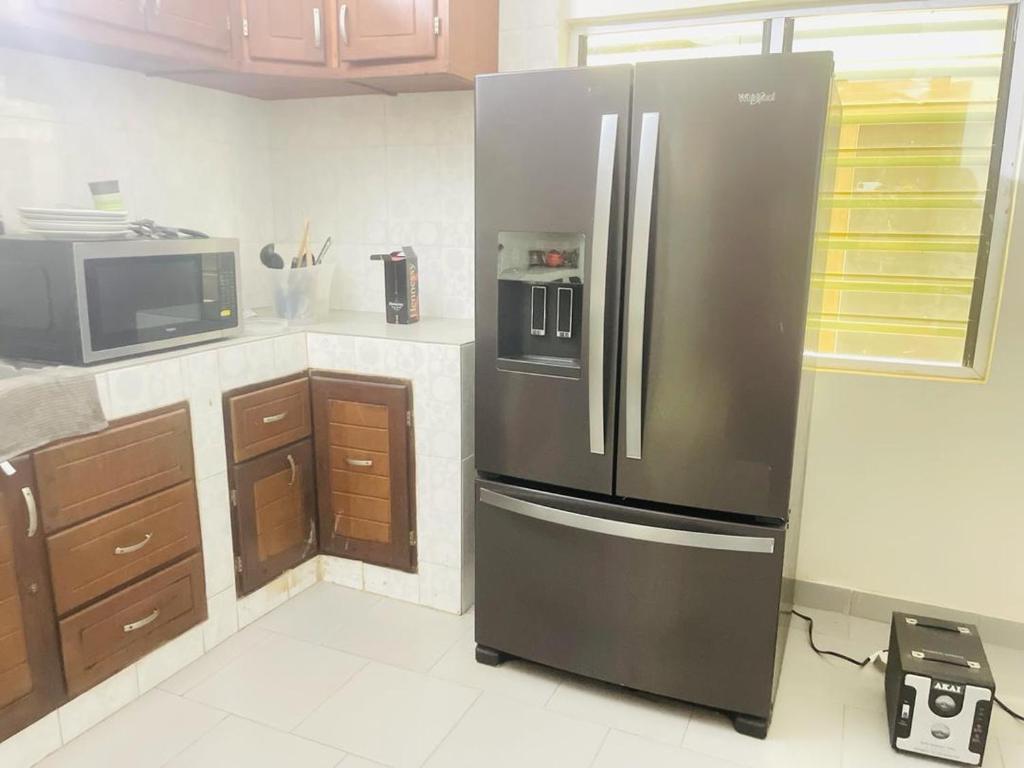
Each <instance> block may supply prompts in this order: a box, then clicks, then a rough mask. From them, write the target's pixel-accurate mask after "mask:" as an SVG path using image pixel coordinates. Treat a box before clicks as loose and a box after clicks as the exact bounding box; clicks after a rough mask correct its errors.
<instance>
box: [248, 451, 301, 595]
mask: <svg viewBox="0 0 1024 768" xmlns="http://www.w3.org/2000/svg"><path fill="white" fill-rule="evenodd" d="M315 474H316V465H315V462H314V460H313V441H312V440H309V439H306V440H303V441H302V442H300V443H295V444H293V445H288V446H285V447H284V448H280V449H278V450H276V451H274V452H272V453H268V454H266V455H264V456H260V457H259V458H256V459H253V460H251V461H247V462H245V463H244V464H239V465H237V466H235V467H234V468H233V469H232V470H231V488H232V495H233V498H234V507H233V510H232V512H233V517H232V523H233V526H234V531H235V554H236V555H237V556H238V558H239V560H238V561H237V563H238V564H239V565H240V566H241V567H240V568H238V567H236V573H237V582H238V591H239V593H240V594H243V595H245V594H249V593H250V592H252V591H253V590H256V589H258V588H259V587H262V586H263V585H264V584H267V583H268V582H270V581H273V580H274V579H275V578H277V577H278V576H280V575H281V574H282V573H284V572H285V571H287V570H288V569H290V568H294V567H295V566H296V565H298V564H299V563H301V562H302V561H304V560H306V559H308V558H309V557H311V556H313V555H315V554H316V552H317V536H316V481H315V479H314V478H315Z"/></svg>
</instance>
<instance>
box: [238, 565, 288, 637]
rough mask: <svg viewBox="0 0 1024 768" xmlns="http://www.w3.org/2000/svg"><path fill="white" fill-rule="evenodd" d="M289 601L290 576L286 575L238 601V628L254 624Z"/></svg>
mask: <svg viewBox="0 0 1024 768" xmlns="http://www.w3.org/2000/svg"><path fill="white" fill-rule="evenodd" d="M287 599H288V574H287V573H284V574H282V575H280V576H278V577H277V578H276V579H274V580H273V581H272V582H270V583H269V584H267V585H266V586H265V587H261V588H260V589H258V590H256V591H255V592H253V593H252V594H251V595H248V596H247V597H243V598H242V599H241V600H239V601H238V628H239V629H242V628H243V627H247V626H249V625H250V624H252V623H253V622H254V621H256V619H258V618H260V617H261V616H265V615H266V614H268V613H270V612H271V611H272V610H274V609H275V608H277V606H279V605H281V603H283V602H285V601H286V600H287Z"/></svg>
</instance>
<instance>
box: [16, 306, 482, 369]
mask: <svg viewBox="0 0 1024 768" xmlns="http://www.w3.org/2000/svg"><path fill="white" fill-rule="evenodd" d="M296 333H323V334H334V335H337V336H361V337H364V338H372V339H388V340H393V341H411V342H414V343H418V344H444V345H448V346H462V345H464V344H472V343H473V340H474V326H473V321H472V320H452V319H449V318H443V317H428V318H424V319H422V320H420V321H419V322H418V323H413V324H412V325H392V324H390V323H388V322H387V321H386V320H385V319H384V313H383V312H343V311H336V312H331V313H330V315H328V318H327V319H326V320H325V321H324V322H321V323H314V324H312V325H291V326H289V325H288V324H287V322H286V321H284V320H281V319H279V318H276V317H271V316H269V315H257V316H256V317H247V318H246V319H245V325H244V329H243V331H242V333H241V334H240V335H238V336H232V337H231V338H228V339H223V340H221V341H214V342H210V343H207V344H197V345H195V346H191V347H179V348H177V349H172V350H169V351H167V352H155V353H153V354H149V355H142V356H140V357H130V358H127V359H124V360H114V361H112V362H109V363H101V364H98V365H89V366H74V367H72V366H63V368H65V369H71V370H79V371H88V372H91V373H103V372H105V371H110V370H116V369H118V368H126V367H128V366H133V365H141V364H143V363H150V362H154V361H158V360H166V359H169V358H174V357H182V356H184V355H190V354H194V353H196V352H203V351H206V350H213V349H224V348H225V347H231V346H234V345H237V344H245V343H247V342H251V341H255V340H256V339H266V338H274V337H279V336H287V335H289V334H296ZM4 362H8V363H9V364H11V365H14V366H16V367H24V368H30V369H31V368H35V369H36V370H41V369H46V368H51V369H52V368H54V367H56V366H38V365H36V366H33V365H32V364H31V363H23V362H21V361H4V360H0V363H4Z"/></svg>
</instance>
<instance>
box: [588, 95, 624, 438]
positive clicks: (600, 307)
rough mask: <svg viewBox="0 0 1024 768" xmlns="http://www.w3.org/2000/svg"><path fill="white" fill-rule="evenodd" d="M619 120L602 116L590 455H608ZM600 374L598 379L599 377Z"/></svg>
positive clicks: (593, 249) (591, 316)
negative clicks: (609, 297) (607, 324)
mask: <svg viewBox="0 0 1024 768" xmlns="http://www.w3.org/2000/svg"><path fill="white" fill-rule="evenodd" d="M618 135H619V116H618V115H616V114H611V115H601V141H600V143H599V145H598V149H597V183H596V184H595V185H594V231H593V233H592V234H591V238H590V262H591V268H590V285H589V286H587V291H588V292H589V294H590V301H589V302H588V303H587V319H586V323H587V326H588V327H589V328H590V336H589V338H588V341H587V366H588V368H589V370H588V372H587V374H588V375H587V381H588V387H587V397H588V400H587V405H588V414H587V416H588V423H589V425H590V452H591V453H596V454H598V455H603V454H604V444H605V439H604V434H605V433H604V422H605V406H604V398H605V393H604V380H605V360H604V344H605V338H604V307H605V294H606V293H607V290H608V237H609V235H610V234H611V233H610V229H611V217H612V187H613V185H614V183H615V143H616V141H617V139H618ZM595 373H597V375H595Z"/></svg>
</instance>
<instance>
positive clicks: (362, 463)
mask: <svg viewBox="0 0 1024 768" xmlns="http://www.w3.org/2000/svg"><path fill="white" fill-rule="evenodd" d="M345 463H346V464H348V465H349V466H350V467H372V466H373V459H345Z"/></svg>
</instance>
